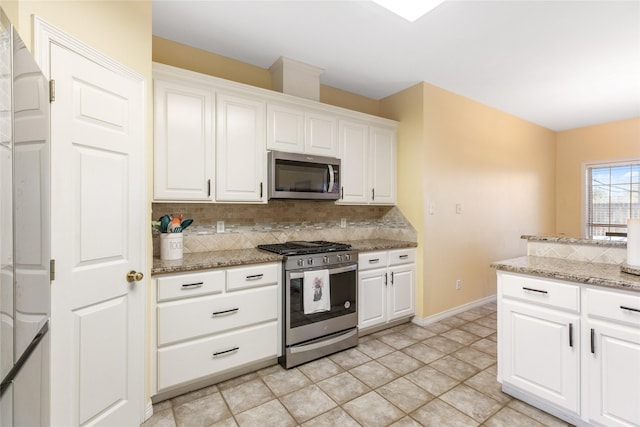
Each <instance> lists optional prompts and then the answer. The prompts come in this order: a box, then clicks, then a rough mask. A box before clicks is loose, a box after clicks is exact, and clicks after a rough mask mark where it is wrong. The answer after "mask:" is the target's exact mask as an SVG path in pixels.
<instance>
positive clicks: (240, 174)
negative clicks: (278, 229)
mask: <svg viewBox="0 0 640 427" xmlns="http://www.w3.org/2000/svg"><path fill="white" fill-rule="evenodd" d="M265 111H266V105H265V103H264V102H260V101H254V100H252V99H248V98H242V97H239V96H235V95H228V94H223V93H218V94H217V100H216V116H217V123H216V129H217V137H216V175H217V183H216V201H219V202H266V201H267V199H266V186H265V178H266V173H265V163H266V161H265V155H266V145H265V140H266V139H265V125H264V124H265V115H266V113H265Z"/></svg>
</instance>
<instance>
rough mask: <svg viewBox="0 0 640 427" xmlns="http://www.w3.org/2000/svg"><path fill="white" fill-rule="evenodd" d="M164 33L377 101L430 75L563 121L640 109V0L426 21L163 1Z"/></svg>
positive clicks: (352, 10)
mask: <svg viewBox="0 0 640 427" xmlns="http://www.w3.org/2000/svg"><path fill="white" fill-rule="evenodd" d="M418 1H419V0H418ZM153 34H154V35H156V36H159V37H162V38H165V39H169V40H174V41H176V42H179V43H182V44H186V45H189V46H193V47H196V48H199V49H204V50H207V51H210V52H214V53H217V54H219V55H223V56H227V57H230V58H234V59H237V60H240V61H243V62H246V63H249V64H253V65H257V66H259V67H263V68H268V67H270V66H271V65H272V64H273V63H274V62H275V61H276V60H277V59H278V58H279V57H280V56H284V57H287V58H290V59H294V60H296V61H300V62H304V63H307V64H310V65H313V66H316V67H319V68H322V69H323V70H324V72H323V73H322V75H321V77H320V81H321V83H322V84H325V85H328V86H333V87H336V88H339V89H342V90H346V91H349V92H353V93H356V94H359V95H364V96H367V97H369V98H373V99H380V98H383V97H386V96H388V95H391V94H393V93H396V92H399V91H401V90H403V89H405V88H407V87H410V86H412V85H414V84H416V83H418V82H420V81H425V82H428V83H431V84H433V85H436V86H439V87H441V88H444V89H447V90H449V91H452V92H455V93H457V94H460V95H463V96H465V97H467V98H471V99H474V100H476V101H479V102H481V103H483V104H486V105H489V106H492V107H495V108H497V109H499V110H502V111H505V112H507V113H510V114H513V115H515V116H517V117H520V118H523V119H525V120H528V121H530V122H533V123H536V124H539V125H541V126H544V127H546V128H548V129H552V130H556V131H558V130H566V129H573V128H577V127H583V126H588V125H593V124H599V123H606V122H610V121H615V120H621V119H627V118H632V117H640V0H630V1H612V0H605V1H584V0H583V1H554V0H548V1H521V0H511V1H485V0H469V1H458V0H448V1H446V2H445V3H443V4H442V5H440V6H439V7H437V8H436V9H435V10H433V11H432V12H430V13H428V14H427V15H425V16H423V17H422V18H420V19H418V20H417V21H415V22H414V23H410V22H408V21H406V20H404V19H402V18H400V17H398V16H396V15H393V14H392V13H390V12H388V11H386V10H384V9H382V8H381V7H380V6H378V5H376V4H375V3H373V2H370V1H354V0H324V1H322V0H321V1H315V0H297V1H294V0H289V1H274V0H263V1H244V0H235V1H223V0H216V1H203V0H199V1H194V0H153Z"/></svg>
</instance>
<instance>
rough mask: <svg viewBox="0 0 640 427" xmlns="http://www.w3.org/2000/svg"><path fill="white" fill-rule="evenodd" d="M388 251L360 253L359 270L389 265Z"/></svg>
mask: <svg viewBox="0 0 640 427" xmlns="http://www.w3.org/2000/svg"><path fill="white" fill-rule="evenodd" d="M387 259H388V253H387V252H365V253H360V254H358V270H369V269H372V268H386V267H387Z"/></svg>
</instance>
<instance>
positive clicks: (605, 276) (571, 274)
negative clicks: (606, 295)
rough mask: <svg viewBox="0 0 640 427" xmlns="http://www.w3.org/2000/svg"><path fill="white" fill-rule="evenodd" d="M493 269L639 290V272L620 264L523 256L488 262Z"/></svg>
mask: <svg viewBox="0 0 640 427" xmlns="http://www.w3.org/2000/svg"><path fill="white" fill-rule="evenodd" d="M491 267H493V268H495V269H497V270H504V271H510V272H512V273H521V274H530V275H534V276H541V277H545V278H549V279H557V280H564V281H569V282H576V283H582V284H586V285H594V286H603V287H607V288H616V289H623V290H628V291H636V292H640V276H636V275H633V274H628V273H625V272H622V271H621V269H620V265H616V264H605V263H593V262H584V261H573V260H568V259H561V258H549V257H538V256H523V257H519V258H513V259H508V260H505V261H498V262H494V263H492V264H491Z"/></svg>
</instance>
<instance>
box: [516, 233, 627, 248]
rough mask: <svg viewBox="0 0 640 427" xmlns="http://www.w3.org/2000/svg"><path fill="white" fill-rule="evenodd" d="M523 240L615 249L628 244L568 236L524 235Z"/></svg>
mask: <svg viewBox="0 0 640 427" xmlns="http://www.w3.org/2000/svg"><path fill="white" fill-rule="evenodd" d="M520 238H521V239H523V240H527V241H530V242H549V243H564V244H573V245H589V246H606V247H613V248H626V247H627V242H626V241H625V240H605V239H603V240H598V239H586V238H584V237H567V236H533V235H528V234H523V235H522V236H520Z"/></svg>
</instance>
